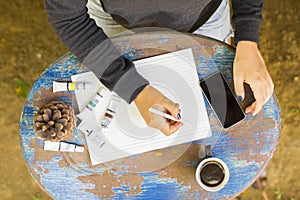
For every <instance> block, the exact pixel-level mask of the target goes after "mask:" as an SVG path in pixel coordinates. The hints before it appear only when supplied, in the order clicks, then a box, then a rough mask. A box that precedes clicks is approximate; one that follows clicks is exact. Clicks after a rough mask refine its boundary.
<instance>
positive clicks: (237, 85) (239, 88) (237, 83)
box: [234, 77, 245, 101]
mask: <svg viewBox="0 0 300 200" xmlns="http://www.w3.org/2000/svg"><path fill="white" fill-rule="evenodd" d="M234 90H235V93H236V95H237V96H238V97H239V98H240V99H239V100H240V101H242V100H243V99H244V97H245V91H244V80H243V79H241V78H239V77H236V78H234Z"/></svg>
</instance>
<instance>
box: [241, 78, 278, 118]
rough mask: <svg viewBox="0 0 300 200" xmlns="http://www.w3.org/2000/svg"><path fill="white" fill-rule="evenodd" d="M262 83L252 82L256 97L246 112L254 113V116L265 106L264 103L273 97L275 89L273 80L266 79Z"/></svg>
mask: <svg viewBox="0 0 300 200" xmlns="http://www.w3.org/2000/svg"><path fill="white" fill-rule="evenodd" d="M264 80H265V81H261V82H260V83H256V84H251V85H252V86H251V88H252V90H253V94H254V97H255V99H256V101H255V102H253V103H252V104H251V105H250V106H248V107H247V108H246V110H245V112H246V113H250V112H251V113H252V116H255V115H257V114H258V113H259V112H260V110H261V109H262V108H263V105H264V104H265V103H266V102H267V101H268V100H269V99H270V98H271V96H272V94H273V90H274V85H273V82H272V80H271V78H270V79H267V78H266V79H264Z"/></svg>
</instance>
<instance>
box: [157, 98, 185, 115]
mask: <svg viewBox="0 0 300 200" xmlns="http://www.w3.org/2000/svg"><path fill="white" fill-rule="evenodd" d="M161 105H162V106H163V107H164V108H165V109H166V111H167V112H169V113H170V114H171V115H172V116H173V117H175V118H176V119H181V115H180V111H181V110H180V108H179V104H178V103H173V102H172V101H171V100H169V99H168V98H166V97H164V98H163V100H162V104H161Z"/></svg>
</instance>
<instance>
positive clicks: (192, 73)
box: [72, 49, 211, 165]
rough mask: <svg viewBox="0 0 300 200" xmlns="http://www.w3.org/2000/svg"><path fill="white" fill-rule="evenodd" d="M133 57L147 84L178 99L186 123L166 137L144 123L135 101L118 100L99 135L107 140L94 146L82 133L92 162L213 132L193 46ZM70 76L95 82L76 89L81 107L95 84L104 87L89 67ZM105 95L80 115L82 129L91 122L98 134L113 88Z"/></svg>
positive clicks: (73, 78)
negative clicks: (88, 113)
mask: <svg viewBox="0 0 300 200" xmlns="http://www.w3.org/2000/svg"><path fill="white" fill-rule="evenodd" d="M134 63H135V66H136V68H137V71H138V72H139V73H140V74H142V75H143V76H144V77H145V78H147V79H148V80H149V82H150V85H152V86H153V87H155V88H156V89H158V90H159V91H161V92H162V93H163V94H164V95H165V96H167V97H168V98H169V99H171V100H172V101H174V102H178V103H179V104H180V105H181V110H182V113H181V114H182V119H183V120H184V121H185V122H188V124H184V125H183V126H182V127H181V128H180V130H179V131H177V132H176V133H174V134H172V135H171V136H168V137H167V136H165V135H164V134H163V133H161V132H160V131H159V130H157V129H154V128H150V127H147V125H146V123H145V122H144V120H143V118H142V117H141V115H140V114H139V111H138V110H137V108H136V106H135V104H134V103H132V104H130V105H128V104H127V103H125V102H124V101H122V103H121V105H120V106H119V108H118V109H117V111H116V112H117V114H116V116H115V119H114V121H113V122H112V124H111V126H110V128H109V130H108V132H107V133H106V134H104V135H103V134H102V135H101V138H103V140H105V144H104V145H103V146H102V147H101V148H98V147H97V145H95V143H94V142H93V140H90V139H89V138H88V137H86V139H87V144H88V149H89V153H90V157H91V163H92V165H96V164H99V163H103V162H107V161H111V160H115V159H119V158H123V157H127V156H130V155H134V154H138V153H143V152H147V151H151V150H155V149H160V148H165V147H169V146H173V145H177V144H182V143H185V142H190V141H193V140H198V139H203V138H206V137H209V136H211V131H210V126H209V122H208V116H207V113H206V108H205V104H204V100H203V96H202V93H201V88H200V86H199V79H198V75H197V71H196V66H195V62H194V58H193V53H192V50H191V49H185V50H181V51H177V52H173V53H168V54H164V55H159V56H155V57H151V58H146V59H142V60H139V61H135V62H134ZM72 81H73V82H80V81H84V82H91V83H94V89H91V90H89V91H75V95H76V99H77V102H78V107H79V109H80V110H81V109H82V108H83V107H84V106H85V105H86V104H87V103H88V102H89V100H90V99H91V98H92V97H93V95H94V94H95V91H97V88H99V87H103V86H102V85H101V83H100V82H99V80H98V79H97V77H96V76H95V75H94V74H93V73H92V72H87V73H83V74H77V75H74V76H72ZM105 98H106V99H107V100H106V101H105V102H106V103H104V104H102V105H100V106H99V107H97V108H96V110H97V112H96V113H94V115H93V116H89V119H86V120H84V121H85V122H84V123H82V124H81V125H80V127H78V128H79V129H80V130H86V129H87V128H89V129H93V130H94V131H96V132H97V133H98V134H101V132H100V123H101V119H102V118H103V115H104V112H105V109H106V107H107V103H108V102H109V99H110V98H111V94H107V95H106V96H105Z"/></svg>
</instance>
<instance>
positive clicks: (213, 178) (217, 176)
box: [200, 162, 225, 187]
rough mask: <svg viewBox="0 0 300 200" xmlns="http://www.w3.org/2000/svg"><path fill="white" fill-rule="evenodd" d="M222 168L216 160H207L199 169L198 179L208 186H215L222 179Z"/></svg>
mask: <svg viewBox="0 0 300 200" xmlns="http://www.w3.org/2000/svg"><path fill="white" fill-rule="evenodd" d="M224 173H225V172H224V168H223V167H222V166H221V165H220V164H219V163H217V162H207V163H205V164H204V165H203V166H202V168H201V169H200V179H201V182H202V183H203V184H204V185H207V186H208V187H216V186H218V185H220V184H221V183H222V181H223V180H224V177H225V174H224Z"/></svg>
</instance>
